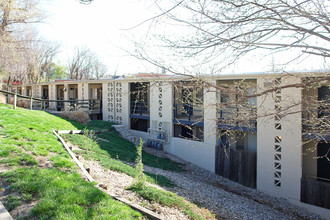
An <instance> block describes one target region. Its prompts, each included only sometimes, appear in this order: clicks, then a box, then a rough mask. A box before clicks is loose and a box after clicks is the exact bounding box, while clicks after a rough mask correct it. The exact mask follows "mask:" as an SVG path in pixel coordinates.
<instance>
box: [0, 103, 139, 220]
mask: <svg viewBox="0 0 330 220" xmlns="http://www.w3.org/2000/svg"><path fill="white" fill-rule="evenodd" d="M84 127H85V126H84V125H81V124H79V123H75V122H71V121H68V120H65V119H62V118H59V117H56V116H53V115H51V114H48V113H46V112H42V111H30V110H25V109H21V108H18V109H16V110H14V109H12V108H11V107H9V106H6V105H0V163H1V164H2V165H5V166H7V167H9V169H10V171H8V172H5V173H2V174H1V178H2V179H6V182H7V183H9V190H10V191H9V193H13V192H16V193H18V194H19V196H16V195H15V196H14V195H10V196H8V197H7V198H8V199H7V201H3V202H4V203H5V204H6V206H7V208H8V209H9V210H11V209H14V208H15V207H17V206H19V205H20V204H21V203H22V202H29V201H31V200H35V201H37V204H36V205H35V206H34V207H33V209H32V210H31V213H30V216H29V218H35V219H140V218H143V217H142V215H141V214H140V213H139V212H137V211H134V210H132V209H131V208H130V207H128V206H127V205H125V204H122V203H120V202H117V201H115V200H113V199H112V198H111V197H109V196H108V195H106V194H105V193H103V192H102V191H100V190H98V189H96V188H94V187H93V183H88V182H86V181H84V180H83V179H81V177H80V175H79V174H77V173H76V172H75V169H77V167H76V165H75V164H74V163H73V162H72V161H71V160H70V158H69V155H68V153H67V152H66V151H65V150H64V148H63V146H62V144H61V143H60V142H59V141H58V140H57V138H56V137H55V135H53V133H52V130H53V129H55V130H71V129H74V130H77V129H83V128H84ZM40 157H44V158H47V159H48V160H49V161H51V163H52V165H53V167H52V168H47V169H45V168H41V167H39V166H38V158H40ZM62 168H66V169H65V170H66V171H64V170H62Z"/></svg>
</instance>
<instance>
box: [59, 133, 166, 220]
mask: <svg viewBox="0 0 330 220" xmlns="http://www.w3.org/2000/svg"><path fill="white" fill-rule="evenodd" d="M53 133H54V134H55V136H56V137H57V138H58V139H59V140H60V141H61V142H62V144H63V146H64V148H65V149H66V150H67V151H68V153H69V154H70V156H71V157H72V159H73V160H74V162H75V163H76V164H77V165H78V166H79V168H80V169H81V170H82V171H83V174H84V175H85V176H86V178H87V179H88V181H90V182H94V181H95V180H94V179H93V177H92V176H91V175H90V174H89V173H88V172H87V170H86V169H85V168H84V166H83V164H82V163H81V162H80V161H79V160H78V159H77V158H76V156H75V154H74V153H73V152H72V151H71V150H70V148H69V147H68V145H67V144H66V142H65V141H64V140H63V138H62V137H61V136H59V135H58V134H57V132H56V131H54V130H53ZM100 185H101V184H99V185H98V186H95V187H96V188H98V189H99V190H101V191H103V192H104V193H106V194H108V195H109V196H111V197H112V198H114V199H116V200H118V201H120V202H123V203H125V204H127V205H129V206H130V207H132V208H133V209H135V210H137V211H139V212H141V213H142V214H143V215H145V216H147V217H148V219H153V220H162V219H164V217H163V216H161V215H159V214H157V213H155V212H153V211H151V210H149V209H146V208H144V207H142V206H140V205H138V204H135V203H133V202H131V201H129V200H127V199H125V198H121V197H120V196H118V195H113V194H111V193H110V192H108V191H107V190H105V189H104V188H102V187H100Z"/></svg>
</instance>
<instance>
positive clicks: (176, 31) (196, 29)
mask: <svg viewBox="0 0 330 220" xmlns="http://www.w3.org/2000/svg"><path fill="white" fill-rule="evenodd" d="M169 2H170V3H169ZM154 5H156V6H157V8H158V10H159V13H158V15H157V16H155V17H153V18H151V19H149V20H148V21H152V22H153V23H156V24H159V23H163V24H164V23H165V24H166V27H167V30H168V31H164V33H162V34H154V35H152V36H151V37H154V38H153V39H154V40H156V42H158V44H157V45H162V46H163V48H166V49H164V51H165V53H167V54H168V57H170V56H173V57H174V59H175V60H178V59H183V60H189V64H190V66H193V68H194V69H195V70H198V69H197V68H198V67H199V66H200V65H201V64H203V63H204V64H207V65H209V72H212V71H213V73H219V72H220V71H221V68H223V67H226V66H228V65H229V64H233V63H237V61H238V59H239V58H242V57H244V56H245V55H246V54H253V55H255V54H256V53H261V54H276V53H282V52H288V51H289V52H290V54H289V53H282V54H283V55H284V56H286V57H287V59H286V60H284V61H283V60H282V61H283V62H284V63H281V64H287V63H290V61H292V60H295V61H297V60H299V61H301V60H303V59H304V58H306V57H308V56H309V57H310V56H313V57H319V58H321V59H320V60H322V59H323V60H324V62H327V61H328V59H329V57H330V47H329V41H330V18H329V13H330V12H329V7H330V3H329V1H327V0H316V1H315V0H305V1H302V0H298V1H297V0H275V1H269V0H262V1H254V0H235V1H231V0H199V1H192V0H188V1H182V0H172V1H161V0H160V1H155V2H154ZM146 22H147V21H145V22H143V23H142V24H145V23H146ZM171 27H173V28H171ZM182 33H184V34H182ZM142 44H143V47H141V48H137V50H138V52H139V54H138V56H139V57H140V58H142V59H147V60H150V59H153V61H157V62H158V63H160V64H161V65H165V64H164V62H160V60H161V58H159V57H156V58H155V56H152V55H153V54H152V52H153V51H155V48H151V49H150V51H148V50H147V49H146V48H147V47H146V45H147V46H150V44H146V43H145V42H144V43H140V44H138V45H139V46H141V45H142ZM162 53H164V52H162ZM168 62H169V61H168V60H166V63H168ZM194 72H196V71H194ZM204 74H207V73H204Z"/></svg>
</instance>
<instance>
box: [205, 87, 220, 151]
mask: <svg viewBox="0 0 330 220" xmlns="http://www.w3.org/2000/svg"><path fill="white" fill-rule="evenodd" d="M207 83H209V84H210V85H208V86H206V87H204V143H206V144H211V145H213V146H216V144H217V129H218V124H217V108H216V103H217V94H216V89H215V87H212V86H215V85H216V81H209V82H207Z"/></svg>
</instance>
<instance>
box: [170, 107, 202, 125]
mask: <svg viewBox="0 0 330 220" xmlns="http://www.w3.org/2000/svg"><path fill="white" fill-rule="evenodd" d="M173 109H174V119H187V120H188V121H191V120H193V119H194V118H202V117H203V107H202V106H201V105H191V104H176V103H174V104H173Z"/></svg>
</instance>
